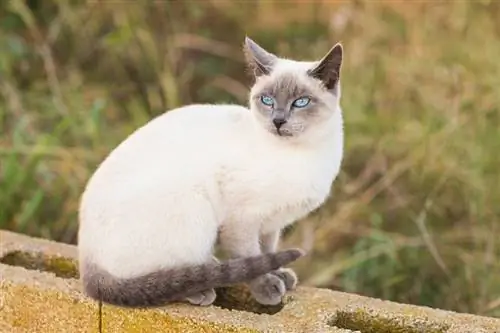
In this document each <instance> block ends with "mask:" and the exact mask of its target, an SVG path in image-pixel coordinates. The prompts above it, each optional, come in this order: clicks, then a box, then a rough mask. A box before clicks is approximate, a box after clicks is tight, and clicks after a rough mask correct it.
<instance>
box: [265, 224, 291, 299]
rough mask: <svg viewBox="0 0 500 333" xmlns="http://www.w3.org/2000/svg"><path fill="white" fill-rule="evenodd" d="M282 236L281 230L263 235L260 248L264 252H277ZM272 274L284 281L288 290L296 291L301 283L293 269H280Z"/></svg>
mask: <svg viewBox="0 0 500 333" xmlns="http://www.w3.org/2000/svg"><path fill="white" fill-rule="evenodd" d="M280 235H281V232H280V230H278V231H274V232H270V233H267V234H263V235H261V237H260V246H261V249H262V252H264V253H269V252H276V251H277V250H278V243H279V239H280ZM272 274H274V275H276V276H277V277H279V278H280V279H281V280H283V282H284V283H285V287H286V290H293V289H295V287H296V286H297V283H298V281H299V279H298V278H297V274H295V272H294V271H293V270H292V269H291V268H280V269H277V270H275V271H274V272H272Z"/></svg>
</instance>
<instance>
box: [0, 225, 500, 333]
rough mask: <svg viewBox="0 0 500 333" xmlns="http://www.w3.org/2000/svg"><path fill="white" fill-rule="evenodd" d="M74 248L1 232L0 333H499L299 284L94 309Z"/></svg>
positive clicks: (469, 321)
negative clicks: (268, 303) (273, 301)
mask: <svg viewBox="0 0 500 333" xmlns="http://www.w3.org/2000/svg"><path fill="white" fill-rule="evenodd" d="M76 251H77V250H76V248H75V247H73V246H69V245H65V244H60V243H54V242H50V241H47V240H42V239H34V238H30V237H27V236H23V235H19V234H15V233H11V232H6V231H0V333H17V332H30V333H35V332H43V333H47V332H58V333H59V332H71V333H78V332H105V333H115V332H183V333H189V332H325V333H328V332H332V333H333V332H345V333H347V332H361V333H445V332H446V333H468V332H470V333H481V332H499V333H500V319H494V318H487V317H480V316H473V315H468V314H457V313H453V312H448V311H443V310H434V309H430V308H425V307H417V306H411V305H403V304H397V303H392V302H387V301H382V300H377V299H371V298H366V297H361V296H357V295H352V294H346V293H340V292H333V291H329V290H321V289H315V288H308V287H299V288H298V290H297V291H294V292H292V293H290V295H289V296H288V297H287V298H286V300H285V301H284V304H281V305H279V306H275V307H264V306H261V305H259V304H257V303H255V302H254V301H253V300H252V299H251V298H250V296H249V294H248V291H247V290H246V288H245V287H244V286H235V287H233V288H225V289H221V290H218V297H217V305H216V306H211V307H206V308H203V307H195V306H191V305H187V304H175V305H169V306H166V307H164V308H158V309H150V310H137V309H123V308H118V307H114V306H110V305H102V306H99V304H98V303H97V302H94V301H92V300H90V299H88V298H86V297H85V296H83V295H82V293H81V290H80V284H79V281H78V280H77V278H78V271H77V265H76V257H77V255H76V254H77V253H76Z"/></svg>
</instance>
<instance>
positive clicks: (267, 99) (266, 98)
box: [260, 95, 274, 106]
mask: <svg viewBox="0 0 500 333" xmlns="http://www.w3.org/2000/svg"><path fill="white" fill-rule="evenodd" d="M260 101H261V102H262V104H264V105H267V106H273V105H274V99H273V98H272V97H269V96H265V95H264V96H261V97H260Z"/></svg>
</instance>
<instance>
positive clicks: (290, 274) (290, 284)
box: [271, 268, 299, 290]
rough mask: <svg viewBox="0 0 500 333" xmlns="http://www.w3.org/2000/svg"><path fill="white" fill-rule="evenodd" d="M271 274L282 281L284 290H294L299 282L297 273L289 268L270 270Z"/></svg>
mask: <svg viewBox="0 0 500 333" xmlns="http://www.w3.org/2000/svg"><path fill="white" fill-rule="evenodd" d="M271 274H274V275H276V276H277V277H279V278H280V279H281V280H282V281H283V283H284V284H285V288H286V290H294V289H295V287H297V283H298V282H299V278H298V277H297V274H295V272H294V271H293V270H292V269H290V268H280V269H277V270H275V271H273V272H271Z"/></svg>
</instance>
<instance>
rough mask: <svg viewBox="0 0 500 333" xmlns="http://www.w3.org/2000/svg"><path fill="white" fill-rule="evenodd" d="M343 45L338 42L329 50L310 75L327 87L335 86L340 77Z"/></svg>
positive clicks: (310, 71)
mask: <svg viewBox="0 0 500 333" xmlns="http://www.w3.org/2000/svg"><path fill="white" fill-rule="evenodd" d="M342 54H343V50H342V45H341V44H339V43H337V44H335V46H334V47H332V48H331V49H330V51H328V53H327V54H326V55H325V56H324V57H323V59H321V60H320V61H319V62H318V64H317V65H316V66H315V67H314V68H313V69H311V70H309V75H311V76H312V77H314V78H316V79H318V80H321V81H322V82H323V84H324V85H325V87H326V89H328V90H331V89H333V88H335V86H336V85H337V83H338V81H339V79H340V68H341V66H342Z"/></svg>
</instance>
